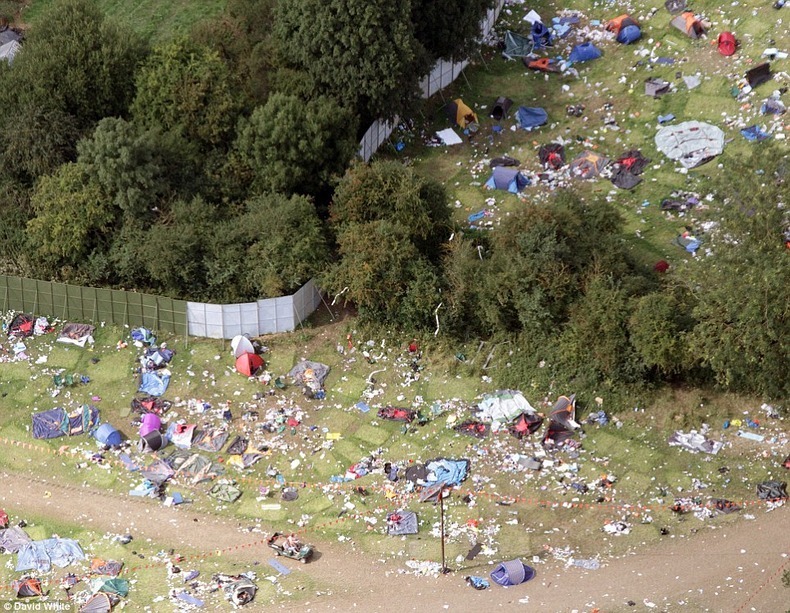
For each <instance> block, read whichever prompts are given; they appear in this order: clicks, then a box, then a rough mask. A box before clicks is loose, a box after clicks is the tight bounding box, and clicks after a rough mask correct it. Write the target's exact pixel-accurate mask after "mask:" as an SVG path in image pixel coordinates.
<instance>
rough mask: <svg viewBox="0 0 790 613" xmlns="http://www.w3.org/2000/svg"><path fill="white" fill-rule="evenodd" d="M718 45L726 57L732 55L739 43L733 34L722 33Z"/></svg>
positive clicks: (720, 51) (717, 41)
mask: <svg viewBox="0 0 790 613" xmlns="http://www.w3.org/2000/svg"><path fill="white" fill-rule="evenodd" d="M716 44H717V45H718V49H719V53H721V54H722V55H724V56H730V55H732V54H733V53H735V49H736V48H737V47H738V42H737V41H736V40H735V36H734V35H733V33H732V32H722V33H721V34H719V38H718V39H717V40H716Z"/></svg>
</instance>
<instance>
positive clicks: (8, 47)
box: [0, 40, 22, 64]
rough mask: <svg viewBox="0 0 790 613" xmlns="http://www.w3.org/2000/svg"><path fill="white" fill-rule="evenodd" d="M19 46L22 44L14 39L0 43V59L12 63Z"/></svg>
mask: <svg viewBox="0 0 790 613" xmlns="http://www.w3.org/2000/svg"><path fill="white" fill-rule="evenodd" d="M21 48H22V45H20V44H19V42H18V41H15V40H11V41H8V42H7V43H5V44H3V45H0V60H5V61H6V62H8V63H9V64H11V63H13V61H14V58H15V57H16V54H17V53H19V50H20V49H21Z"/></svg>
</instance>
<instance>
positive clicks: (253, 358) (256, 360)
mask: <svg viewBox="0 0 790 613" xmlns="http://www.w3.org/2000/svg"><path fill="white" fill-rule="evenodd" d="M263 364H264V362H263V358H262V357H261V356H259V355H257V354H255V353H245V354H244V355H240V356H239V357H238V358H236V370H237V371H239V372H240V373H241V374H242V375H244V376H245V377H252V376H253V375H254V374H255V373H256V372H257V371H258V369H260V368H263Z"/></svg>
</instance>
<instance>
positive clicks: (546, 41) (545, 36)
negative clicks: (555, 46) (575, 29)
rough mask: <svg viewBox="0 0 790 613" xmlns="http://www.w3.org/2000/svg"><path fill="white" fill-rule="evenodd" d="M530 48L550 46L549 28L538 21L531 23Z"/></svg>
mask: <svg viewBox="0 0 790 613" xmlns="http://www.w3.org/2000/svg"><path fill="white" fill-rule="evenodd" d="M530 35H531V36H532V45H533V47H532V50H533V51H535V50H537V49H543V47H551V30H549V29H548V28H547V27H546V26H545V25H544V24H543V23H541V22H540V21H535V22H533V24H532V32H531V33H530Z"/></svg>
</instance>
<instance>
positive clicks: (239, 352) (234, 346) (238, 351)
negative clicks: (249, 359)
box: [230, 334, 255, 358]
mask: <svg viewBox="0 0 790 613" xmlns="http://www.w3.org/2000/svg"><path fill="white" fill-rule="evenodd" d="M230 349H231V351H233V357H234V358H240V357H241V356H243V355H244V354H245V353H255V347H253V346H252V342H251V341H250V339H248V338H247V337H246V336H242V335H241V334H239V335H238V336H234V337H233V340H231V341H230Z"/></svg>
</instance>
